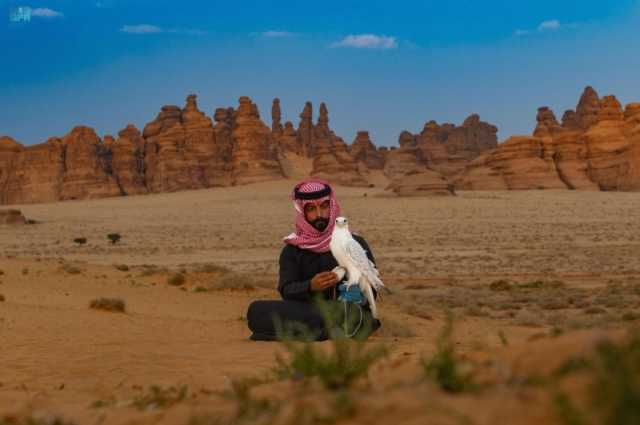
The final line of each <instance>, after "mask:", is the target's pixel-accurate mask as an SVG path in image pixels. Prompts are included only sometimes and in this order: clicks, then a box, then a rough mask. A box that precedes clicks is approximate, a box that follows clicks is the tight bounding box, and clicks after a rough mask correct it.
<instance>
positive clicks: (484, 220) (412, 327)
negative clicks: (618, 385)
mask: <svg viewBox="0 0 640 425" xmlns="http://www.w3.org/2000/svg"><path fill="white" fill-rule="evenodd" d="M293 183H294V182H293V181H281V182H270V183H263V184H254V185H250V186H243V187H237V188H222V189H211V190H200V191H189V192H179V193H171V194H160V195H149V196H138V197H125V198H115V199H102V200H90V201H71V202H63V203H55V204H39V205H21V206H16V207H17V208H20V209H21V210H22V212H23V213H24V214H25V216H27V218H30V219H34V220H36V221H37V222H38V223H37V224H34V225H25V226H20V227H8V226H7V227H0V255H1V257H0V270H2V271H3V272H4V273H3V274H2V275H0V282H1V283H0V294H1V295H2V296H3V297H4V301H2V302H0V347H1V348H0V418H2V415H3V414H8V413H16V412H17V413H19V414H20V415H31V414H35V415H44V414H47V415H48V414H50V415H60V416H62V417H64V418H68V419H70V420H73V421H75V422H76V423H82V424H84V423H181V424H182V423H184V424H186V423H188V422H189V419H190V418H191V417H192V416H193V415H195V414H196V413H198V412H202V411H207V409H210V408H214V407H216V406H226V405H229V406H231V405H232V401H229V400H227V399H223V398H222V399H221V398H220V396H219V395H218V391H222V390H225V389H228V388H229V387H230V383H231V381H232V380H234V379H238V378H242V377H246V376H255V375H260V374H268V373H269V371H270V370H271V369H272V368H273V367H274V365H275V360H274V359H275V355H276V353H279V352H282V350H283V349H282V347H281V346H280V345H279V344H277V343H255V342H251V341H249V340H248V336H249V331H248V329H247V328H246V319H245V318H244V315H245V313H246V308H247V305H248V304H249V303H250V302H251V300H254V299H272V298H277V292H276V291H275V285H276V280H277V259H278V255H279V252H280V249H281V248H282V242H281V238H282V237H283V236H284V235H286V234H288V233H289V232H291V231H292V230H293V229H292V218H293V208H292V206H291V202H290V200H289V197H288V193H289V190H290V188H291V187H292V185H293ZM337 194H338V197H339V199H340V201H341V203H342V205H343V212H344V215H346V216H347V217H348V218H349V221H350V223H351V226H352V228H353V229H354V230H355V231H356V232H357V233H359V234H361V235H362V236H364V237H365V238H366V239H367V241H368V242H369V244H370V246H371V247H372V250H373V252H374V255H375V257H376V259H377V262H378V265H379V268H380V270H381V273H382V277H383V279H384V280H385V282H386V283H387V284H388V286H389V287H391V288H392V289H394V290H395V295H393V296H390V297H387V298H384V299H383V300H382V301H381V303H380V305H379V308H380V310H381V314H382V317H383V323H385V324H386V326H383V329H384V332H380V333H378V334H377V335H376V336H375V337H373V338H372V339H371V341H370V342H369V344H378V343H384V344H385V345H387V347H388V348H389V351H390V355H389V358H388V359H387V360H385V361H384V362H383V363H382V364H381V365H380V366H379V368H380V371H379V372H376V373H377V374H378V375H379V377H380V378H379V379H380V382H382V383H383V385H381V386H374V389H373V390H370V391H369V395H368V396H367V397H368V398H366V399H360V401H359V402H358V403H359V404H358V405H359V406H360V405H362V406H366V405H369V403H373V404H375V405H377V406H379V407H380V409H382V407H381V406H384V400H382V401H381V400H380V399H381V398H382V399H384V398H385V397H389V398H390V399H394V400H402V402H401V403H400V402H398V403H399V404H398V406H400V407H398V409H397V410H396V411H393V412H392V411H389V410H388V409H387V410H384V409H383V410H382V411H383V412H386V415H385V414H377V415H376V414H373V413H371V412H372V410H371V409H361V411H359V412H360V413H357V414H356V415H355V416H353V417H350V418H349V419H344V418H343V419H340V420H338V422H345V421H346V422H345V423H364V422H373V423H388V422H387V420H389V417H393V418H394V419H393V420H394V421H396V422H398V421H399V422H402V423H424V420H425V418H432V419H434V420H435V418H437V420H436V421H435V422H434V423H460V420H462V419H460V417H461V416H460V417H458V416H456V414H457V413H456V414H448V413H447V414H442V412H440V411H439V412H440V413H434V411H433V409H428V408H425V407H424V406H423V403H422V401H420V400H421V397H422V395H424V398H425V399H430V400H441V401H442V403H444V405H447V406H450V408H451V409H453V411H454V412H458V413H460V415H463V416H465V417H470V418H471V419H472V422H471V423H479V424H480V423H482V424H484V423H487V424H489V423H495V421H496V420H504V419H505V418H507V419H510V420H509V423H540V422H539V421H540V420H544V421H547V420H548V421H551V422H549V423H554V422H553V421H554V420H556V419H553V418H552V416H553V415H552V412H551V411H550V410H549V407H548V405H547V404H545V403H544V402H542V401H540V400H539V399H536V400H537V402H536V403H534V407H533V408H532V410H531V415H530V417H528V416H527V417H522V415H518V414H517V413H518V411H519V409H521V408H522V406H523V404H522V403H523V402H522V401H519V398H518V395H517V394H516V393H517V391H515V392H509V393H508V394H503V393H502V392H499V391H498V392H491V393H489V394H487V395H483V396H478V397H476V398H469V397H467V396H465V397H466V398H465V397H462V398H458V399H450V398H447V397H446V396H443V395H442V394H441V393H439V392H437V391H436V390H434V389H433V388H431V387H428V386H427V387H426V389H425V388H423V387H420V390H419V391H418V390H408V389H406V388H405V389H403V387H402V385H400V387H399V386H398V385H396V384H397V382H396V381H400V382H402V383H404V384H406V383H408V382H413V381H414V380H415V377H416V375H417V373H418V372H417V370H418V369H419V366H418V365H419V362H418V360H419V358H420V357H422V356H429V355H430V353H433V351H434V350H435V341H436V338H437V335H438V333H439V332H440V329H441V328H442V326H443V323H444V313H443V311H444V310H445V309H447V308H449V309H453V310H454V312H456V316H457V320H456V333H455V338H456V342H457V343H458V344H457V345H458V347H459V349H460V350H461V352H462V353H468V354H469V355H470V356H471V355H472V354H473V353H475V354H473V355H476V356H480V357H482V356H486V357H490V358H495V356H498V357H500V358H504V359H512V360H504V362H505V364H508V365H510V366H509V367H513V368H514V369H513V370H516V369H517V367H516V366H514V365H516V364H518V365H519V364H521V363H522V362H523V360H522V359H523V358H533V359H534V360H532V361H531V362H529V363H527V362H524V364H531V366H525V367H524V370H526V371H528V372H527V373H529V372H532V371H535V370H537V368H539V367H540V365H539V364H536V361H535V358H536V357H535V356H533V354H532V353H535V352H536V350H540V351H541V352H543V353H548V352H551V353H555V352H556V351H557V350H559V348H558V347H565V346H566V347H569V348H562V349H560V352H562V353H569V352H570V351H571V350H578V349H580V347H582V345H585V344H586V346H589V344H590V342H589V341H592V340H593V339H594V338H596V336H594V335H601V334H602V332H605V333H606V334H607V335H609V334H610V333H611V332H616V331H617V330H618V329H623V328H625V327H627V326H628V323H632V322H629V321H628V320H623V319H622V316H623V315H624V314H625V313H629V312H637V311H638V309H639V307H640V295H639V294H636V292H634V289H633V288H635V287H636V286H634V285H638V284H640V197H638V195H637V194H633V193H613V192H573V191H572V192H569V191H562V192H555V191H529V192H459V193H458V196H456V197H450V198H441V197H437V198H404V199H400V198H395V197H393V196H389V195H388V194H386V193H385V192H383V191H382V190H381V189H378V188H368V189H353V188H344V187H338V188H337ZM113 232H117V233H119V234H120V235H121V236H122V240H121V241H120V242H119V243H118V244H116V245H112V244H110V243H109V241H108V240H107V237H106V235H107V234H108V233H113ZM78 237H85V238H87V241H88V242H87V244H85V245H83V246H78V245H77V244H75V243H74V242H73V239H75V238H78ZM204 264H209V265H216V266H224V267H227V268H229V269H231V270H232V271H233V272H238V273H245V274H246V275H247V276H249V277H250V279H251V281H252V284H253V286H255V288H254V289H252V290H242V289H241V290H229V289H217V287H216V282H217V281H218V279H219V277H220V274H219V273H217V272H215V271H213V272H202V271H198V270H199V269H198V267H199V266H202V265H204ZM114 265H120V266H119V267H120V268H121V269H124V267H123V266H122V265H127V267H128V268H129V270H119V269H117V268H116V267H114ZM181 270H182V272H183V273H184V275H185V276H186V282H185V283H184V284H183V285H180V286H173V285H170V284H168V280H169V279H170V278H171V276H173V274H174V273H177V272H180V271H181ZM500 279H506V280H508V281H510V282H512V283H513V284H516V283H517V282H520V283H526V282H532V281H536V280H538V281H541V282H544V283H545V285H546V283H549V282H553V281H557V282H561V285H560V287H559V288H558V287H552V285H551V286H549V287H547V286H544V287H543V288H542V289H540V288H538V289H531V290H526V291H524V292H522V293H520V292H518V294H520V295H518V296H516V295H505V294H509V292H508V291H507V292H500V291H494V290H491V289H489V288H490V285H491V284H492V283H493V282H496V281H498V280H500ZM197 288H201V289H202V288H205V289H208V290H207V291H204V289H202V291H200V290H198V289H197ZM612 288H623V289H622V295H620V296H618V295H617V294H618V292H616V291H617V289H616V290H614V289H612ZM538 290H539V292H536V291H538ZM625 291H626V292H625ZM522 294H524V295H526V296H525V297H523V296H521V295H522ZM99 297H115V298H119V299H121V300H123V301H124V302H125V303H126V311H125V313H112V312H104V311H98V310H94V309H90V308H89V307H88V305H89V302H90V301H91V300H93V299H96V298H99ZM518 297H520V299H518ZM478 300H483V302H482V303H478V302H477V301H478ZM557 300H565V301H566V300H569V301H566V302H565V303H564V304H563V303H562V302H560V303H558V302H557ZM554 302H555V304H554ZM589 308H591V309H596V310H597V308H600V309H602V310H604V311H603V312H596V313H587V312H586V311H587V310H588V309H589ZM596 310H593V311H596ZM580 328H589V329H590V330H589V331H579V330H575V329H580ZM558 329H560V330H562V332H564V333H565V335H563V336H561V337H560V338H557V339H556V338H552V337H551V336H550V335H552V334H553V333H554V332H555V331H557V330H558ZM556 333H557V332H556ZM500 335H503V336H504V338H506V339H507V340H508V347H504V346H503V345H504V338H502V337H501V336H500ZM585 341H586V342H585ZM324 345H327V344H324ZM545 350H546V351H545ZM478 353H480V354H478ZM492 356H493V357H492ZM532 356H533V357H532ZM542 356H543V357H544V356H545V354H542ZM513 359H515V360H513ZM538 363H540V362H538ZM543 363H544V362H543ZM394 382H395V384H394ZM151 385H160V386H162V387H165V388H166V387H171V386H174V387H179V386H180V385H187V386H188V388H189V394H192V395H191V396H190V397H189V398H188V400H185V401H182V402H180V403H178V404H177V405H175V406H172V407H169V408H166V409H162V408H157V409H151V410H150V411H140V410H138V409H136V408H134V407H132V406H131V401H132V400H135V399H136V398H137V397H140V396H141V394H144V393H146V392H148V388H149V387H150V386H151ZM273 385H275V386H267V387H266V388H271V390H269V389H267V390H265V391H266V392H267V393H271V394H278V393H283V394H288V392H287V391H289V390H285V391H283V392H280V391H276V390H274V389H273V388H278V387H277V385H282V384H273ZM407 385H408V384H407ZM375 388H377V390H376V389H375ZM380 388H385V390H384V391H382V390H380ZM423 392H424V394H423ZM323 394H324V395H323V396H322V397H328V396H327V395H326V394H325V393H323ZM421 394H422V395H421ZM434 394H436V395H434ZM322 397H320V398H322ZM394 397H395V398H394ZM497 400H503V401H502V402H500V401H497ZM505 400H506V401H505ZM97 401H103V402H104V401H107V403H106V404H108V406H107V407H99V408H95V407H91V405H92V404H95V403H96V402H97ZM225 403H226V404H225ZM301 403H302V402H301ZM492 403H493V404H492ZM98 404H100V403H98ZM451 406H452V407H451ZM479 406H494V407H492V408H481V407H479ZM222 409H223V410H224V408H222ZM447 409H449V407H447ZM214 410H215V409H214ZM445 410H446V409H445ZM374 411H375V409H374ZM447 411H448V410H447ZM394 412H395V413H394ZM430 415H431V416H430ZM433 415H435V416H433ZM510 415H511V416H510ZM285 416H286V415H285ZM385 418H386V419H385ZM456 418H458V419H456ZM541 418H543V419H541ZM528 420H531V422H528ZM535 421H538V422H535ZM0 423H1V422H0Z"/></svg>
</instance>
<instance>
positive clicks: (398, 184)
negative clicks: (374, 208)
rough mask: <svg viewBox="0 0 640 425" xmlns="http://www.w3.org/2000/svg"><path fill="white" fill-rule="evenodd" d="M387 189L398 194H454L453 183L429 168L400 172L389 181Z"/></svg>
mask: <svg viewBox="0 0 640 425" xmlns="http://www.w3.org/2000/svg"><path fill="white" fill-rule="evenodd" d="M387 190H390V191H392V192H393V193H395V194H396V195H398V196H450V195H455V191H454V188H453V184H451V182H449V181H448V180H447V179H446V178H445V177H444V176H443V175H442V174H440V173H438V172H436V171H433V170H429V169H423V170H413V171H411V172H409V173H404V174H401V175H399V176H398V177H397V178H395V179H393V180H392V181H391V184H389V186H388V187H387Z"/></svg>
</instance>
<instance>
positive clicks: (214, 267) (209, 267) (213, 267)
mask: <svg viewBox="0 0 640 425" xmlns="http://www.w3.org/2000/svg"><path fill="white" fill-rule="evenodd" d="M194 271H195V272H196V273H220V274H223V273H229V272H231V270H230V269H229V268H228V267H225V266H221V265H219V264H214V263H207V264H201V265H198V266H196V267H195V268H194Z"/></svg>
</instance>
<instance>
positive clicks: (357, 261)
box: [329, 217, 391, 319]
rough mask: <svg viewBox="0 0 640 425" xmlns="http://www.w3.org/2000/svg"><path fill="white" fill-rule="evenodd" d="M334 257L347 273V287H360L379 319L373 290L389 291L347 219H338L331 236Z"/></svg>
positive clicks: (374, 314)
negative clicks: (350, 230) (352, 234)
mask: <svg viewBox="0 0 640 425" xmlns="http://www.w3.org/2000/svg"><path fill="white" fill-rule="evenodd" d="M329 247H330V248H331V253H332V254H333V257H334V258H335V259H336V261H337V262H338V265H339V266H340V267H342V268H344V269H345V270H346V271H347V283H345V285H346V286H347V288H350V287H351V286H353V285H358V286H359V287H360V290H361V291H362V293H363V294H364V296H365V298H366V299H367V301H368V302H369V307H370V308H371V314H372V315H373V317H374V318H376V319H377V318H378V311H377V309H376V301H375V298H374V296H373V289H375V290H376V291H380V290H381V289H385V290H386V291H387V292H391V291H389V289H388V288H387V287H386V286H384V283H382V280H380V273H379V272H378V269H376V266H375V264H373V262H371V261H370V260H369V258H368V257H367V253H366V251H365V250H364V248H362V246H361V245H360V244H359V243H358V241H356V240H355V239H353V236H351V232H349V225H348V223H347V219H346V218H345V217H338V218H336V225H335V227H334V229H333V233H332V234H331V243H330V244H329Z"/></svg>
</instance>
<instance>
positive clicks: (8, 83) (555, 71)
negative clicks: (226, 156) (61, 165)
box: [0, 0, 640, 146]
mask: <svg viewBox="0 0 640 425" xmlns="http://www.w3.org/2000/svg"><path fill="white" fill-rule="evenodd" d="M18 6H29V7H31V8H32V14H33V15H34V16H32V17H31V21H30V22H29V23H22V24H14V23H10V22H9V14H10V11H11V10H13V9H14V8H16V7H18ZM0 17H1V18H2V19H4V22H3V23H0V47H1V50H0V135H2V134H6V135H10V136H12V137H14V138H15V139H17V140H19V141H21V142H22V143H25V144H33V143H39V142H42V141H44V140H45V139H46V138H47V137H49V136H54V135H58V136H60V135H63V134H65V133H66V132H68V131H69V130H70V129H71V128H72V127H73V126H74V125H78V124H84V125H89V126H92V127H94V128H95V129H96V130H97V131H98V133H99V134H100V135H104V134H115V133H117V131H118V130H119V129H121V128H123V127H125V126H126V124H127V123H133V124H135V125H137V126H138V127H139V128H142V127H143V126H144V124H145V123H147V122H149V121H150V120H152V119H153V118H154V117H155V115H156V114H157V112H158V111H159V109H160V107H161V106H162V105H164V104H177V105H180V106H182V105H183V103H184V98H185V97H186V95H187V94H189V93H196V94H198V98H199V105H200V109H202V110H203V111H205V112H206V113H207V114H208V115H212V114H213V110H214V109H215V108H216V107H218V106H236V105H237V98H238V97H239V96H242V95H248V96H251V97H252V98H253V99H254V101H256V102H257V103H258V106H259V107H260V111H261V114H262V118H263V119H264V121H265V122H267V124H270V120H271V117H270V110H271V108H270V106H271V99H273V97H276V96H277V97H280V99H281V103H282V107H283V115H284V119H285V120H291V121H293V122H294V124H295V125H297V123H298V114H299V113H300V111H301V109H302V107H303V105H304V102H305V101H306V100H311V101H312V102H313V103H314V106H315V107H316V111H317V106H318V105H319V103H320V102H322V101H324V102H326V103H327V105H328V107H329V113H330V119H331V122H330V124H331V126H332V128H334V129H335V130H336V132H337V133H338V134H339V135H341V136H342V137H343V138H344V139H345V140H346V141H347V142H351V141H352V140H353V138H354V137H355V133H356V131H357V130H359V129H367V130H369V131H370V133H371V135H372V138H373V141H374V142H375V143H376V144H378V145H388V146H389V145H395V144H397V137H398V134H399V133H400V132H401V131H402V130H405V129H406V130H409V131H412V132H418V131H420V130H421V129H422V126H423V124H424V122H425V121H427V120H431V119H435V120H437V121H438V122H454V123H460V122H461V121H462V120H463V119H464V118H465V117H466V116H468V115H469V114H471V113H474V112H476V113H479V114H480V115H481V117H482V118H483V119H484V120H487V121H489V122H491V123H493V124H495V125H497V126H498V127H499V129H500V132H499V138H500V140H504V139H505V138H507V137H508V136H510V135H513V134H528V133H530V132H531V131H532V129H533V127H534V125H535V114H536V108H537V107H538V106H542V105H548V106H550V107H552V108H553V109H554V110H555V111H556V114H557V115H558V116H561V115H562V111H563V110H564V109H567V108H573V107H574V106H575V103H576V101H577V99H578V96H579V95H580V93H581V91H582V89H583V88H584V86H585V85H588V84H589V85H593V86H594V87H595V88H596V90H597V91H598V92H599V93H600V94H601V95H604V94H616V95H617V96H618V98H619V99H620V100H621V102H623V103H627V102H631V101H640V84H639V83H640V77H639V76H640V47H639V46H640V43H638V41H637V40H638V38H639V35H640V30H639V28H640V1H639V0H620V1H614V2H603V1H595V0H582V1H573V0H569V1H562V0H555V1H549V0H538V1H531V2H525V1H519V2H516V1H513V0H511V1H484V2H480V1H452V2H448V3H447V2H442V1H430V0H428V1H399V0H398V1H395V2H389V1H388V0H387V1H378V0H367V1H347V0H342V1H333V0H324V1H322V2H301V1H296V2H293V1H279V2H266V1H260V2H258V1H250V0H245V1H243V2H229V1H212V0H209V1H184V2H181V3H180V4H178V2H175V1H168V0H82V1H81V0H49V1H35V0H33V1H31V0H20V1H17V0H0Z"/></svg>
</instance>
